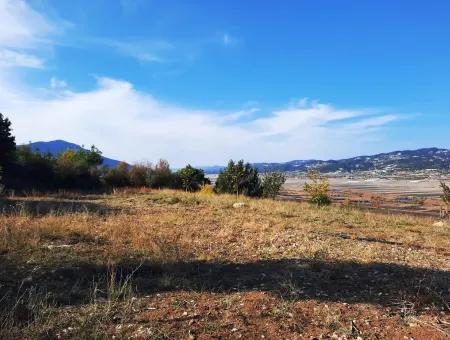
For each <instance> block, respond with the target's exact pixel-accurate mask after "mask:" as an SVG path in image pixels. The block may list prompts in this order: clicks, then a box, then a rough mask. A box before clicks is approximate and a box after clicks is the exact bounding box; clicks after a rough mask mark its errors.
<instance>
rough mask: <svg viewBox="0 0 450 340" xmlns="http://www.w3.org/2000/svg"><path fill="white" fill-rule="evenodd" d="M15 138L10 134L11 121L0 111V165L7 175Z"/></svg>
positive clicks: (13, 152)
mask: <svg viewBox="0 0 450 340" xmlns="http://www.w3.org/2000/svg"><path fill="white" fill-rule="evenodd" d="M15 150H16V139H15V137H14V136H13V135H12V134H11V122H10V120H9V119H8V118H7V117H4V116H3V114H1V113H0V167H2V168H3V171H4V175H9V172H10V170H11V167H12V165H13V163H14V157H15Z"/></svg>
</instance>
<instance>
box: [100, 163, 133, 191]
mask: <svg viewBox="0 0 450 340" xmlns="http://www.w3.org/2000/svg"><path fill="white" fill-rule="evenodd" d="M103 180H104V182H105V184H106V185H107V186H109V187H112V188H119V187H126V186H129V185H130V173H129V165H128V164H127V163H125V162H120V163H119V164H117V166H116V167H114V168H112V169H107V170H106V174H105V175H104V177H103Z"/></svg>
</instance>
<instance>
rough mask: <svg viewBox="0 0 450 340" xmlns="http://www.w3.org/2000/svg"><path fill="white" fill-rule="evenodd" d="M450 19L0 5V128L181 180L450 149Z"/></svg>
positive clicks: (428, 14) (334, 9) (262, 8)
mask: <svg viewBox="0 0 450 340" xmlns="http://www.w3.org/2000/svg"><path fill="white" fill-rule="evenodd" d="M449 10H450V4H448V2H446V1H430V2H426V3H425V2H422V3H421V4H420V5H419V4H411V3H410V2H406V1H405V2H402V1H400V2H398V3H397V4H395V5H394V4H392V3H391V2H390V1H379V2H377V3H376V4H375V3H373V4H368V3H366V4H363V3H362V2H360V1H356V0H355V1H345V0H344V1H342V2H339V4H338V3H337V2H336V3H334V2H330V1H298V2H291V1H286V2H285V3H284V4H283V3H281V4H280V3H279V2H272V3H271V4H269V2H260V1H256V0H255V1H247V2H245V3H242V2H240V1H204V2H202V1H195V2H190V1H182V2H173V3H172V1H138V0H130V1H127V0H122V1H109V0H108V1H106V0H99V1H76V2H75V1H74V2H69V1H46V0H36V1H21V0H0V22H1V23H2V24H1V25H0V112H3V113H4V114H5V115H7V116H8V117H9V118H10V119H11V120H12V122H13V126H14V133H15V135H16V138H17V142H19V143H26V142H28V141H40V140H44V141H46V140H54V139H64V140H67V141H70V142H74V143H77V144H84V145H91V144H95V145H96V146H98V147H99V148H100V149H101V150H102V151H103V152H104V154H105V155H106V156H108V157H112V158H116V159H120V160H125V161H128V162H135V161H142V160H148V161H155V160H157V159H159V158H161V157H162V158H166V159H168V160H169V161H170V162H171V163H172V164H173V165H174V166H181V165H184V164H186V163H188V162H189V163H191V164H196V165H212V164H224V163H225V162H226V161H227V160H228V159H230V158H235V159H237V158H244V159H246V160H249V161H288V160H292V159H308V158H322V159H323V158H342V157H347V156H355V155H359V154H370V153H375V152H383V151H392V150H395V149H404V148H419V147H429V146H437V147H446V148H448V147H450V137H449V136H450V134H449V133H448V127H449V126H450V113H449V111H448V110H449V108H450V85H449V83H448V79H450V58H449V56H450V44H447V43H445V42H446V41H447V40H448V36H450V35H449V34H450V23H449V22H448V20H447V18H446V15H445V13H448V12H449ZM431 18H433V20H431Z"/></svg>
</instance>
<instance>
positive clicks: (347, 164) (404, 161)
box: [253, 148, 450, 172]
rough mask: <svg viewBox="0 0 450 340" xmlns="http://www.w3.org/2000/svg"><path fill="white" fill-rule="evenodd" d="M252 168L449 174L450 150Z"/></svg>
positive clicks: (408, 152) (275, 164)
mask: <svg viewBox="0 0 450 340" xmlns="http://www.w3.org/2000/svg"><path fill="white" fill-rule="evenodd" d="M253 166H254V167H256V168H257V169H258V170H260V171H268V170H279V171H307V170H308V169H309V168H316V169H318V170H319V171H321V172H335V171H343V172H352V171H371V170H386V171H392V170H427V169H436V170H441V171H450V150H448V149H438V148H425V149H418V150H404V151H393V152H388V153H380V154H376V155H372V156H358V157H353V158H346V159H339V160H327V161H323V160H294V161H290V162H286V163H254V164H253Z"/></svg>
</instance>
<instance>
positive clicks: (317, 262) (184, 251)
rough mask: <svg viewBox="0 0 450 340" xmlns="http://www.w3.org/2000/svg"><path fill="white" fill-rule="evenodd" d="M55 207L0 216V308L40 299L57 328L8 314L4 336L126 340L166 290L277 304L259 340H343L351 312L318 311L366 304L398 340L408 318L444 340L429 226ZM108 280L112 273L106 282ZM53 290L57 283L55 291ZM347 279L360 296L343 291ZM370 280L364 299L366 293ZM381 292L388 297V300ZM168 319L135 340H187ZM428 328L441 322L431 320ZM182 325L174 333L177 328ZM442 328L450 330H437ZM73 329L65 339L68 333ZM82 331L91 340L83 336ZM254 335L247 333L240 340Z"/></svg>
mask: <svg viewBox="0 0 450 340" xmlns="http://www.w3.org/2000/svg"><path fill="white" fill-rule="evenodd" d="M63 197H64V198H61V197H52V198H49V197H46V198H42V197H35V196H32V195H30V197H26V198H21V199H18V198H15V199H14V204H15V207H14V209H6V210H5V209H4V210H3V211H4V213H3V214H2V215H1V216H0V223H1V224H0V254H2V255H0V262H2V263H3V264H4V266H3V267H2V268H1V269H0V277H2V275H8V278H7V279H1V278H0V298H1V297H2V296H5V298H4V299H5V301H6V300H8V299H9V301H10V302H11V303H10V305H11V304H12V305H14V303H16V304H17V298H16V297H17V294H23V292H28V293H29V292H30V291H32V289H35V288H36V287H37V286H39V287H46V290H47V292H46V294H47V295H45V300H46V301H47V300H49V299H50V300H52V301H53V303H54V307H51V304H50V305H49V304H45V305H46V306H47V307H46V308H45V310H46V312H45V313H44V312H43V313H42V315H48V313H49V312H48V311H49V310H50V311H51V313H56V314H57V315H59V318H60V319H61V320H64V322H59V323H53V324H52V323H49V322H48V320H47V321H45V322H44V321H43V320H42V319H40V318H37V317H35V316H29V317H27V318H26V322H25V324H24V323H23V322H22V321H21V322H19V323H16V324H14V323H11V322H10V321H11V313H9V312H8V313H6V312H3V316H5V315H6V316H8V317H7V318H5V317H4V320H6V319H8V320H9V321H8V322H9V323H6V321H4V327H3V333H2V332H0V335H2V334H3V335H4V337H5V336H11V334H14V335H16V334H19V333H21V330H22V334H28V335H29V334H31V335H36V334H38V333H36V329H38V328H40V333H39V334H41V333H42V334H44V335H45V336H44V337H46V336H49V335H53V336H55V334H59V336H62V337H68V338H70V337H75V338H76V337H77V334H78V335H80V334H83V335H84V336H89V337H90V336H92V335H95V334H97V335H99V334H103V335H104V336H106V337H109V336H112V334H118V333H121V334H122V333H123V332H124V333H123V334H126V335H130V334H134V333H133V332H138V330H137V329H138V326H136V325H137V324H136V322H135V321H133V320H130V315H135V314H136V313H138V312H137V311H141V309H142V308H144V309H145V308H148V301H147V300H145V299H144V298H143V297H144V296H147V297H149V298H150V297H151V298H150V299H156V297H155V296H156V295H154V294H156V293H157V292H164V291H167V292H168V293H167V294H168V295H167V296H166V295H164V299H170V298H171V296H172V295H176V294H179V293H178V292H182V291H186V290H187V291H193V292H196V293H195V294H197V295H198V294H201V299H203V300H204V299H206V300H205V301H203V300H202V301H203V302H202V303H203V305H205V306H209V307H208V308H212V307H211V304H213V305H214V304H215V303H216V302H214V301H216V299H217V298H216V297H215V296H212V297H210V298H208V296H210V294H216V293H220V294H222V295H223V296H222V297H221V301H222V302H223V300H226V301H232V302H230V303H228V302H227V304H226V306H229V307H230V309H233V308H234V309H236V304H237V302H235V299H234V298H232V297H233V296H234V295H229V294H228V293H227V292H228V291H234V292H242V294H247V295H245V299H250V300H251V301H252V302H251V303H255V304H258V306H259V304H264V303H266V304H271V306H268V307H267V313H266V314H267V315H266V314H261V315H262V316H260V317H263V318H269V319H271V320H272V319H273V320H274V323H275V324H277V322H276V320H278V324H279V325H282V327H281V326H280V327H281V328H280V329H279V330H277V331H274V330H273V329H271V330H270V332H272V333H270V332H269V330H267V332H268V333H267V334H272V335H275V336H276V337H278V336H280V337H281V336H282V335H283V336H286V335H289V334H290V335H292V334H297V336H299V334H303V333H305V332H306V333H305V334H313V335H314V334H316V335H317V334H319V332H322V333H321V334H332V333H333V332H334V333H336V334H341V335H342V334H345V333H346V332H347V333H348V332H349V330H348V327H347V326H348V322H349V320H350V319H349V320H347V319H348V317H349V315H348V313H347V312H345V313H344V312H343V311H342V310H339V312H336V311H335V312H327V311H326V308H325V309H324V304H325V302H323V301H326V300H329V301H330V302H329V303H334V304H339V303H341V304H342V303H344V304H349V303H350V304H352V303H359V304H361V303H362V304H366V305H364V306H367V304H368V305H370V306H372V307H361V308H362V309H361V308H360V307H357V305H355V307H354V308H355V309H356V310H359V309H358V308H360V313H363V314H364V313H365V312H363V311H364V310H369V312H370V313H372V314H373V315H375V314H376V315H377V317H381V316H380V315H385V312H383V311H382V309H379V307H376V306H384V307H383V308H386V306H387V307H388V308H390V309H391V310H392V311H394V312H393V313H394V314H393V315H395V316H393V317H390V316H389V317H388V316H386V320H388V321H386V322H391V323H392V322H394V330H395V329H396V327H397V328H398V329H399V332H400V333H398V334H401V330H402V329H403V328H405V327H406V326H405V327H404V325H403V324H399V323H398V322H399V321H398V320H397V319H395V318H397V317H400V318H403V319H405V315H406V314H407V316H408V317H409V316H414V317H420V318H422V319H423V320H425V321H423V322H425V323H428V324H429V323H430V322H431V324H432V325H433V327H431V326H430V327H428V326H423V323H421V325H422V326H421V327H422V328H421V331H423V332H425V331H426V332H428V331H429V332H433V329H435V327H437V328H438V329H439V330H437V331H436V334H444V333H443V332H445V331H446V330H445V322H448V321H445V320H448V315H449V314H448V313H449V310H447V308H448V305H449V303H448V300H447V299H448V297H449V292H443V291H440V290H439V288H442V287H443V286H444V287H445V285H447V287H448V284H449V283H450V282H449V275H448V271H447V270H448V269H449V263H450V254H449V249H450V226H449V224H446V225H444V226H438V227H436V226H433V222H434V221H432V220H431V219H425V218H418V217H410V216H404V215H402V216H396V215H383V214H377V213H373V212H364V211H360V210H356V209H351V208H342V207H341V208H339V207H324V208H317V207H315V206H311V205H308V204H303V203H296V202H279V201H273V200H265V199H248V198H243V197H242V198H240V199H239V201H240V202H243V203H245V205H244V206H243V207H241V208H238V209H236V208H233V203H235V202H236V197H235V196H227V195H214V194H211V193H209V192H207V193H199V194H190V193H185V192H177V191H169V190H163V191H148V190H140V191H137V190H131V189H127V190H124V191H119V192H116V193H114V194H113V195H110V196H85V197H79V196H77V197H71V196H70V195H67V194H65V195H64V196H63ZM67 197H70V199H68V198H67ZM27 202H28V203H27ZM30 202H32V203H30ZM18 203H19V204H18ZM188 264H189V265H188ZM74 268H75V269H74ZM111 268H117V269H114V271H113V272H111V270H110V269H111ZM116 270H117V271H116ZM2 271H3V272H2ZM431 271H432V272H431ZM355 273H356V274H355ZM399 273H401V274H399ZM224 275H228V276H229V277H224ZM299 275H305V279H301V278H299ZM355 275H356V276H355ZM383 275H384V276H385V277H386V278H387V279H392V280H391V281H395V280H397V281H399V280H401V279H403V278H404V277H406V276H409V278H410V281H406V282H411V287H405V290H404V291H403V290H402V287H401V285H400V284H399V283H395V282H394V283H393V282H391V281H389V280H388V281H386V280H385V279H383V277H380V276H383ZM3 277H6V276H3ZM335 277H336V278H335ZM58 280H60V282H61V283H56V282H57V281H58ZM308 280H311V281H313V282H312V283H311V284H310V282H309V281H308ZM317 280H318V281H317ZM352 280H353V281H354V283H351V282H350V283H349V281H352ZM371 280H372V281H371ZM383 280H385V281H383ZM421 280H422V281H421ZM375 281H376V283H375V284H373V286H372V285H371V283H370V282H375ZM58 282H59V281H58ZM383 282H384V283H383ZM420 282H423V283H422V286H420V284H421V283H420ZM383 284H386V287H388V286H389V284H393V286H392V287H391V288H390V289H388V288H386V289H384V288H383V287H382V285H383ZM403 284H404V283H403ZM339 285H341V286H342V287H343V288H342V287H341V290H340V291H339V290H335V289H334V288H332V287H334V286H336V287H338V286H339ZM352 285H354V286H355V288H354V289H356V290H358V289H360V287H358V285H361V286H362V285H365V287H366V288H367V292H365V291H364V292H363V290H361V293H355V294H353V293H352V292H351V289H349V291H348V292H347V291H346V289H348V288H349V287H350V288H351V287H352ZM257 287H258V288H257ZM336 289H337V288H336ZM258 291H266V292H269V293H270V294H275V297H274V299H275V300H270V301H271V302H264V301H265V299H267V297H266V296H264V297H261V296H258V297H255V299H256V300H257V301H258V302H255V301H256V300H255V301H254V300H252V299H253V298H252V297H251V296H249V295H248V294H251V293H252V292H258ZM69 293H70V294H69ZM380 293H381V294H385V295H386V296H389V297H388V298H384V299H391V300H390V301H383V296H382V295H381V297H380V295H378V296H377V294H380ZM2 294H3V295H2ZM164 294H166V293H164ZM170 294H172V295H170ZM192 294H194V293H192ZM195 294H194V295H195ZM230 294H231V293H230ZM233 294H234V293H233ZM323 294H325V295H323ZM352 294H353V295H354V296H353V297H352ZM365 294H366V295H367V296H365ZM402 294H403V295H402ZM68 296H70V298H69V297H68ZM92 296H95V298H93V297H92ZM277 296H279V297H277ZM394 296H396V298H397V299H394ZM132 297H134V300H133V299H132ZM136 298H137V299H136ZM197 298H198V297H197ZM65 299H66V300H67V301H66V300H65ZM286 299H287V300H286ZM213 300H214V301H213ZM250 300H249V301H250ZM263 300H264V301H263ZM111 301H114V303H111ZM314 301H315V304H316V305H315V306H316V307H314V308H318V311H319V310H320V313H319V312H317V313H316V314H317V315H316V314H314V315H310V318H312V319H311V320H314V322H315V323H317V325H315V326H314V327H313V328H311V330H310V331H306V330H305V327H306V326H305V325H304V323H307V322H311V320H309V321H307V319H308V317H307V316H306V315H304V311H303V312H302V308H306V306H309V304H310V303H312V302H314ZM353 301H354V302H353ZM146 304H147V305H146ZM217 304H218V305H219V306H222V305H221V304H220V303H219V302H217ZM49 306H50V307H49ZM60 306H66V307H65V308H64V309H61V307H60ZM124 306H126V308H125V307H124ZM232 306H233V307H232ZM302 306H303V307H302ZM338 306H339V305H338ZM340 306H343V305H340ZM374 306H375V307H374ZM398 306H400V307H398ZM172 307H173V306H172ZM172 307H170V308H169V309H167V308H168V307H167V308H166V309H165V311H166V314H161V315H158V316H157V317H156V316H155V318H152V317H149V319H148V320H147V321H146V322H147V323H148V324H147V325H146V327H147V328H145V329H146V330H145V332H147V333H145V334H144V333H142V334H141V335H142V337H144V338H145V337H146V336H148V337H149V338H152V337H157V336H158V337H160V338H164V337H185V336H186V334H187V333H186V334H185V335H184V336H181V334H182V333H180V332H178V331H175V330H174V329H173V327H169V326H167V325H166V323H164V322H162V321H161V320H164V319H171V318H173V317H174V316H173V315H171V312H170V310H171V308H172ZM27 308H28V307H27ZM124 308H125V309H124ZM161 308H162V307H161ZM164 308H165V307H164ZM202 308H203V307H202ZM204 308H207V307H204ZM227 308H228V307H227ZM333 308H337V309H339V308H338V307H336V306H335V307H333ZM405 308H409V309H408V313H405ZM28 309H29V308H28ZM28 309H27V310H28ZM9 310H11V307H10V309H9ZM118 310H126V311H128V312H127V313H125V314H124V313H118ZM133 310H134V311H133ZM395 311H398V312H395ZM241 312H242V311H241ZM241 312H239V313H241ZM369 312H367V313H369ZM198 313H203V312H201V311H198ZM239 313H238V312H237V310H234V311H233V312H231V314H229V315H228V317H229V318H230V320H231V319H233V320H234V319H236V318H238V319H239V318H242V316H239ZM249 313H250V312H249ZM302 313H303V314H302ZM370 313H369V314H370ZM402 313H403V314H402ZM138 314H139V313H138ZM250 314H251V313H250ZM250 314H249V315H250ZM319 314H320V315H319ZM372 314H371V315H372ZM102 315H103V316H102ZM302 315H303V316H302ZM373 315H372V316H373ZM436 315H438V316H439V315H440V316H439V317H438V319H436V317H437V316H436ZM300 316H302V317H300ZM133 317H134V316H133ZM141 317H142V315H141ZM246 318H251V316H246ZM258 318H259V316H258ZM258 318H256V317H255V320H257V319H258ZM305 318H306V319H305ZM346 318H347V319H346ZM430 318H431V319H432V320H431V319H430ZM131 319H133V318H131ZM304 319H305V320H304ZM422 319H421V320H422ZM429 319H430V320H431V321H430V320H429ZM30 320H33V321H30ZM158 320H159V321H158ZM177 320H178V319H177ZM177 320H175V321H173V324H174V325H176V324H177V325H178V326H180V325H181V324H182V323H183V322H184V321H183V320H184V319H183V320H181V321H180V320H178V321H177ZM279 320H283V322H279ZM293 320H294V321H295V320H296V321H295V322H294V321H293ZM395 320H397V321H395ZM436 320H443V321H442V322H444V324H442V325H441V326H439V325H438V324H437V321H436ZM188 321H189V320H188ZM319 321H320V322H319ZM161 322H162V323H161ZM230 322H231V321H230ZM234 322H236V320H234ZM264 322H267V320H265V321H264ZM302 322H303V326H300V324H299V323H302ZM314 322H313V324H315V323H314ZM250 323H251V322H250ZM94 324H95V327H94V326H93V325H94ZM111 324H114V327H113V328H111ZM6 325H8V327H6ZM69 325H72V326H69ZM118 325H122V326H121V327H119V328H118V327H117V326H118ZM126 325H131V326H126ZM163 325H166V326H167V327H166V326H164V327H163ZM191 325H192V324H191ZM244 325H245V323H244ZM344 325H345V326H344ZM443 325H444V326H443ZM31 326H32V327H31ZM64 327H65V328H64ZM67 327H72V328H71V330H69V331H68V330H67ZM74 327H75V328H74ZM123 327H125V328H126V329H127V330H126V331H125V330H124V329H125V328H123ZM127 327H128V328H127ZM221 327H222V326H220V327H219V326H218V324H217V322H213V321H212V320H211V319H208V318H206V319H205V320H204V322H201V323H200V322H199V325H198V327H197V328H195V327H193V328H195V329H196V330H195V332H197V335H198V334H199V333H202V332H204V333H205V334H210V335H211V334H222V335H224V336H226V335H227V334H228V335H230V334H234V333H236V332H238V331H235V330H233V327H231V328H230V329H228V328H227V327H228V326H227V327H225V326H224V327H225V328H226V329H225V330H224V329H223V327H222V328H221ZM274 327H275V326H274ZM283 327H284V328H283ZM311 327H312V326H311ZM380 327H381V326H380ZM427 327H428V328H427ZM5 328H8V329H9V330H11V331H10V332H9V331H8V332H6V331H5ZM344 328H345V330H344ZM406 328H407V327H406ZM87 329H91V330H94V331H93V332H94V333H92V332H90V333H89V332H88V333H86V332H87ZM157 329H160V331H156V330H157ZM164 329H165V331H164ZM369 329H370V328H369ZM424 329H425V330H424ZM64 330H65V333H64ZM201 330H203V331H201ZM252 330H253V331H252ZM141 331H142V332H144V331H143V330H142V329H141ZM255 331H256V330H255V328H252V327H250V326H248V332H250V333H247V337H248V336H249V335H252V334H253V333H251V332H255ZM17 332H19V333H17ZM27 332H28V333H27ZM105 332H106V333H105ZM230 332H231V333H230ZM273 332H275V333H273ZM308 332H309V333H308ZM315 332H316V333H315ZM380 332H381V331H380ZM426 332H425V333H423V334H428V333H426ZM380 334H381V333H380ZM389 334H391V335H393V334H397V333H389ZM421 334H422V333H421ZM430 334H431V333H430ZM433 334H434V333H433ZM347 335H348V336H351V334H347ZM0 337H1V336H0ZM99 337H101V336H99ZM250 337H252V336H250ZM299 337H300V336H299Z"/></svg>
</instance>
